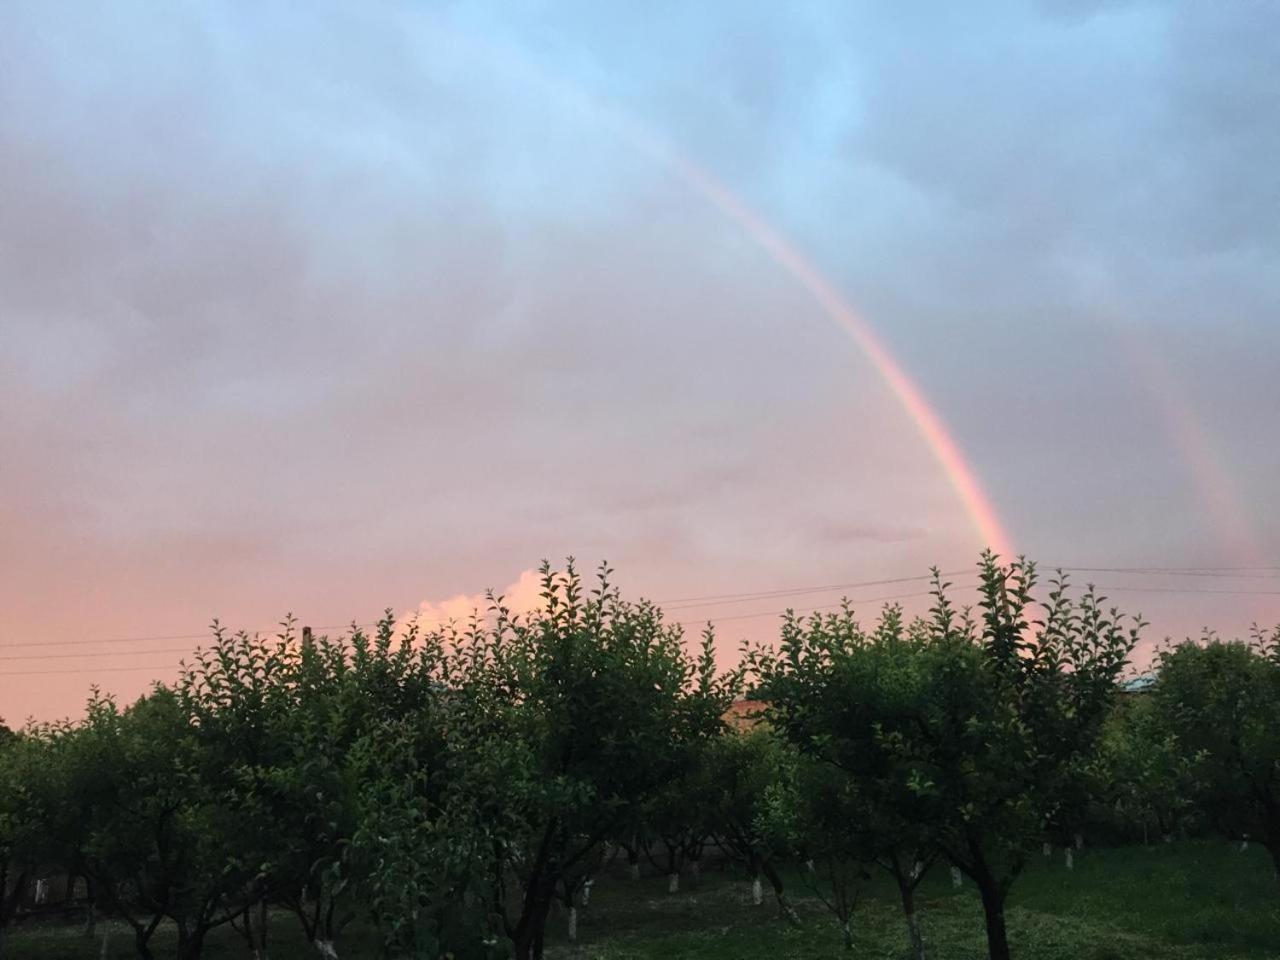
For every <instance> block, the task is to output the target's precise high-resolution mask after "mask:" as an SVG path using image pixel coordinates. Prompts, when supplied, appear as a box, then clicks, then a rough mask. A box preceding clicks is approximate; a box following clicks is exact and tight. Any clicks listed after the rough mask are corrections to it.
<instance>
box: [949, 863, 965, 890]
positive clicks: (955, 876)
mask: <svg viewBox="0 0 1280 960" xmlns="http://www.w3.org/2000/svg"><path fill="white" fill-rule="evenodd" d="M963 885H964V874H962V873H961V872H960V868H959V867H952V868H951V886H953V887H955V888H956V889H957V890H959V889H960V887H961V886H963Z"/></svg>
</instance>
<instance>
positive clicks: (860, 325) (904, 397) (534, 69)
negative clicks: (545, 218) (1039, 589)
mask: <svg viewBox="0 0 1280 960" xmlns="http://www.w3.org/2000/svg"><path fill="white" fill-rule="evenodd" d="M430 19H431V21H432V23H433V25H434V26H435V27H436V28H437V29H439V30H441V31H443V32H445V33H447V34H448V35H449V38H450V40H451V41H452V42H453V43H463V44H465V45H466V46H467V47H469V48H470V49H471V50H472V51H473V52H475V53H477V54H478V55H479V56H480V57H482V58H483V59H484V60H485V61H486V62H488V63H489V64H491V65H493V66H496V67H498V68H500V69H505V70H509V71H511V72H513V73H515V74H517V75H518V79H519V80H521V81H524V82H532V83H534V84H536V85H537V86H539V87H541V88H542V89H544V90H546V91H548V92H549V93H551V94H552V95H553V96H555V97H556V98H557V99H560V100H562V101H565V102H567V103H570V104H572V105H574V106H576V107H578V108H579V109H582V110H583V111H584V112H586V113H588V114H589V115H590V116H592V117H593V119H595V120H596V121H597V122H598V123H600V124H601V125H602V126H604V127H606V128H608V129H610V130H612V131H613V132H614V133H615V134H616V135H617V136H618V137H619V138H620V139H622V140H624V141H625V142H627V143H630V144H631V145H632V146H634V147H636V148H637V149H638V150H640V151H641V152H642V153H644V154H645V155H646V156H648V157H650V158H651V159H653V160H654V161H656V162H657V163H658V164H659V165H660V166H662V167H664V168H665V169H667V170H669V171H671V172H672V173H674V174H675V175H676V176H677V178H678V179H680V180H681V181H682V182H683V183H685V184H686V185H687V186H688V187H689V188H690V189H692V190H693V191H694V192H695V193H696V194H698V195H699V196H701V197H702V198H703V199H705V200H706V201H708V202H709V203H710V204H711V205H712V206H713V207H715V208H716V209H717V210H718V211H720V212H721V213H722V214H723V215H724V216H725V217H727V218H728V219H729V220H730V221H732V222H733V223H735V224H736V225H737V226H738V227H740V228H741V229H742V230H743V232H744V233H746V235H747V236H748V237H750V238H751V239H752V240H753V241H754V242H755V244H756V246H757V247H759V248H760V249H761V250H762V251H763V252H764V253H765V254H767V255H768V256H769V258H770V259H771V260H772V261H773V262H774V263H775V264H777V265H778V266H779V267H780V268H781V269H782V270H783V271H784V272H785V273H786V274H787V275H789V276H790V277H791V278H792V279H793V280H794V281H795V282H796V283H798V284H799V285H800V286H801V287H802V288H803V289H804V290H805V291H806V292H807V293H808V294H809V296H810V297H811V298H812V299H813V301H814V302H815V303H816V304H817V305H818V307H819V308H820V309H821V310H822V312H823V313H824V314H825V315H826V316H827V317H829V318H830V319H831V320H832V321H834V322H835V323H836V324H837V325H838V326H839V327H840V328H841V329H843V330H844V331H845V332H846V333H847V334H848V335H849V336H850V337H851V338H852V339H853V341H854V343H855V344H856V345H857V347H858V349H859V350H860V351H861V352H862V353H863V354H864V355H865V356H866V357H867V359H868V360H869V361H870V362H871V365H872V366H873V367H874V368H875V369H876V371H877V373H878V374H879V375H880V377H881V379H882V380H883V381H884V382H885V384H887V385H888V387H889V389H890V390H891V391H892V392H893V394H894V396H895V397H896V398H897V399H898V402H899V403H900V404H901V405H902V408H903V409H904V410H905V411H906V413H907V416H908V417H909V418H910V419H911V421H912V422H913V423H914V424H915V426H916V429H917V430H918V431H919V433H920V435H921V436H922V437H923V438H924V441H925V443H926V444H927V446H928V447H929V450H930V451H931V452H932V453H933V456H934V458H935V459H936V460H937V462H938V465H939V466H940V467H941V468H942V471H943V473H944V475H945V476H946V478H947V480H948V481H949V482H950V484H951V486H952V488H953V489H954V490H955V492H956V495H957V496H958V497H959V499H960V502H961V504H962V505H963V506H964V509H965V512H966V514H967V515H968V517H969V519H970V521H971V522H972V524H973V526H974V527H975V529H976V530H977V532H978V534H979V536H980V537H981V538H982V541H983V544H984V545H985V546H987V547H990V548H991V549H992V550H994V551H995V552H996V553H998V554H1000V555H1002V556H1004V557H1011V556H1013V547H1012V540H1011V538H1010V537H1009V534H1008V533H1007V531H1006V530H1005V527H1004V524H1003V522H1002V521H1001V519H1000V515H999V514H998V513H997V512H996V509H995V507H994V505H993V504H992V503H991V499H990V498H989V497H988V496H987V494H986V491H985V490H984V489H983V487H982V484H981V482H980V481H979V480H978V477H977V474H976V473H975V472H974V470H973V468H972V466H970V464H969V462H968V460H967V458H966V457H965V456H964V454H963V452H962V451H961V449H960V446H959V444H958V443H956V441H955V438H954V437H953V436H952V435H951V432H950V431H949V430H948V429H947V427H946V424H945V423H944V422H943V419H942V417H941V416H940V415H939V413H938V411H937V410H936V409H935V408H934V407H933V406H932V405H931V404H930V403H929V401H928V400H927V399H926V398H925V396H924V393H923V391H921V389H920V387H919V386H918V385H917V384H916V383H915V381H914V380H912V379H911V377H910V376H908V375H907V372H906V371H905V370H904V369H903V367H902V364H900V363H899V362H898V361H897V359H896V358H895V357H894V356H893V354H892V353H891V352H890V350H889V348H888V346H886V345H885V343H884V342H883V341H882V340H881V339H880V337H879V336H878V335H877V334H876V332H875V331H874V330H873V329H872V328H871V326H870V324H868V323H867V321H866V320H865V319H863V317H862V316H861V315H860V314H859V313H858V312H857V311H856V310H854V308H853V307H852V306H851V305H850V304H849V303H848V301H846V300H845V299H844V298H843V297H842V296H841V295H840V293H839V291H838V290H837V289H836V287H835V285H834V284H832V283H831V281H829V280H828V279H827V278H826V277H825V276H823V274H822V272H821V271H820V270H819V269H818V268H817V267H816V266H814V264H813V263H812V262H811V261H810V260H808V259H807V258H806V257H805V256H804V255H803V254H802V253H801V252H800V251H799V250H798V249H797V248H796V247H795V246H794V245H793V244H792V243H790V242H789V241H788V240H787V239H786V238H785V237H783V235H782V234H781V233H780V232H779V231H778V230H776V229H775V228H774V227H773V226H771V225H770V224H769V222H768V221H767V220H765V218H764V217H762V216H761V215H760V214H759V213H757V212H756V211H755V210H754V209H752V207H750V206H749V205H748V204H747V203H746V202H745V201H744V200H743V199H742V198H741V197H739V196H738V195H737V194H735V193H734V192H733V191H732V190H731V189H730V188H729V187H728V186H726V185H725V184H724V182H723V181H721V180H719V179H717V178H716V177H714V176H713V175H712V174H711V173H709V172H708V171H707V170H705V169H704V168H703V167H701V166H699V165H698V164H697V163H695V162H694V161H693V160H691V159H689V158H688V157H686V156H684V155H683V154H681V153H679V152H678V151H676V150H675V149H673V148H672V147H671V146H670V145H669V144H667V143H665V142H663V141H662V140H660V139H659V138H658V137H656V136H654V135H653V134H652V133H650V132H649V131H648V130H647V129H645V128H644V127H643V126H642V125H640V124H639V123H638V122H637V121H635V120H634V119H632V118H630V117H628V116H627V115H625V114H623V113H622V112H621V111H619V110H617V109H615V108H613V107H611V106H609V105H606V104H605V103H604V102H603V101H602V100H600V99H599V98H598V97H596V96H594V95H592V94H590V93H588V92H586V91H584V90H582V89H580V88H579V87H577V86H575V85H573V84H570V83H567V82H565V81H563V80H561V79H559V78H558V77H556V76H553V75H551V74H548V73H547V72H546V71H545V70H544V69H543V68H542V67H541V66H539V65H537V64H535V63H532V62H531V61H530V60H528V59H527V58H526V57H525V56H524V55H523V54H521V53H520V52H519V51H517V50H514V49H512V48H510V47H505V46H504V47H498V46H496V45H495V44H494V43H492V42H491V41H489V40H487V39H486V40H481V39H479V38H477V37H475V36H474V35H469V34H463V33H460V32H459V31H458V30H457V29H456V28H455V27H453V26H452V25H450V24H446V23H444V22H442V21H440V20H439V19H437V18H435V17H431V18H430Z"/></svg>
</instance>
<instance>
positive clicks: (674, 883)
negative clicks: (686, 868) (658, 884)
mask: <svg viewBox="0 0 1280 960" xmlns="http://www.w3.org/2000/svg"><path fill="white" fill-rule="evenodd" d="M679 892H680V874H678V873H674V872H673V873H669V874H667V893H679Z"/></svg>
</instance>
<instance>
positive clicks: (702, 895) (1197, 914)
mask: <svg viewBox="0 0 1280 960" xmlns="http://www.w3.org/2000/svg"><path fill="white" fill-rule="evenodd" d="M788 883H789V887H790V890H789V893H790V895H791V897H792V898H793V901H794V903H795V906H796V908H797V910H798V912H799V913H800V916H801V918H802V921H803V925H802V926H801V927H800V928H799V929H795V928H791V927H788V926H786V925H784V924H783V923H782V922H781V921H780V919H779V917H778V911H777V908H776V907H775V906H774V905H773V904H772V902H767V903H766V904H765V905H764V906H763V907H756V906H753V905H752V903H751V891H750V885H749V884H748V883H747V882H746V881H745V879H744V878H742V877H741V876H740V875H738V874H737V873H735V872H734V871H733V870H732V869H728V870H725V871H718V870H714V869H713V870H708V871H704V873H703V877H702V880H701V882H700V883H698V884H696V885H694V884H691V883H690V882H689V881H688V880H686V881H685V889H684V890H683V891H682V892H681V893H679V894H676V895H668V894H667V893H666V881H665V879H663V878H661V877H646V878H644V879H642V880H640V881H638V882H635V881H631V880H630V879H628V878H627V877H626V876H625V871H624V870H621V869H619V870H617V871H616V872H611V873H609V874H608V875H607V876H605V877H602V878H601V879H600V880H599V881H598V882H597V883H596V884H595V889H594V891H593V894H592V899H591V904H590V906H589V907H588V908H585V909H583V910H582V911H580V914H581V916H580V919H579V925H578V935H579V939H578V942H577V943H576V944H568V943H566V942H564V940H563V934H564V928H565V920H564V917H563V916H562V915H553V916H552V918H551V928H552V932H553V935H554V936H553V940H552V945H551V947H550V948H549V950H548V954H549V956H550V957H551V958H554V960H659V958H661V960H670V958H685V957H687V958H696V960H753V958H758V960H808V958H837V957H842V956H847V954H845V952H844V951H843V949H842V947H841V939H840V934H839V931H838V930H837V928H836V924H835V921H834V919H833V918H831V917H830V915H828V914H827V913H826V912H825V911H824V910H823V908H822V906H821V904H820V903H819V902H818V901H817V900H816V899H815V898H813V897H812V896H809V895H807V893H806V891H805V890H804V888H803V884H802V883H801V882H800V876H799V874H794V875H792V876H791V877H790V878H789V880H788ZM920 906H921V918H922V921H923V924H924V930H925V937H926V943H927V946H928V948H929V953H930V956H931V957H932V958H934V960H983V958H984V957H985V937H984V934H983V928H982V911H981V908H980V906H979V904H978V900H977V896H976V893H975V891H974V889H973V887H972V885H971V884H969V883H967V882H966V883H965V885H964V887H962V888H961V889H960V890H953V889H952V887H951V882H950V878H949V876H948V873H947V870H946V869H945V868H940V869H936V870H935V871H933V873H932V874H931V875H930V876H929V877H928V878H926V880H925V882H924V884H923V886H922V891H921V896H920ZM1007 919H1008V923H1009V933H1010V940H1011V943H1012V947H1013V953H1014V957H1015V958H1018V960H1148V958H1188V960H1253V958H1264V957H1266V958H1275V957H1277V956H1280V885H1277V883H1276V880H1275V878H1274V876H1273V873H1272V867H1271V863H1270V860H1269V859H1268V858H1267V856H1266V854H1265V852H1264V851H1262V850H1261V849H1260V848H1258V847H1256V846H1254V847H1252V848H1251V849H1249V850H1248V851H1245V852H1243V853H1242V852H1240V851H1239V850H1238V849H1237V848H1236V847H1234V846H1232V845H1229V844H1226V843H1222V842H1216V841H1204V842H1199V841H1197V842H1188V843H1179V844H1170V845H1164V846H1158V847H1149V848H1140V847H1138V848H1124V849H1110V850H1085V851H1083V852H1081V853H1079V854H1077V855H1076V869H1075V870H1074V871H1070V872H1068V871H1067V870H1066V869H1065V868H1064V866H1063V864H1062V860H1061V854H1059V855H1057V856H1055V857H1054V858H1053V859H1052V860H1047V861H1046V860H1042V859H1041V858H1039V857H1037V858H1036V860H1035V862H1034V863H1033V864H1032V865H1031V866H1030V867H1029V868H1028V870H1027V871H1026V873H1024V875H1023V876H1022V877H1021V878H1020V879H1019V880H1018V882H1017V884H1016V885H1015V886H1014V889H1013V894H1012V896H1011V898H1010V904H1009V908H1008V911H1007ZM296 927H297V924H296V921H294V920H293V919H292V918H291V917H288V916H285V915H280V916H278V917H277V918H275V919H274V920H273V926H272V941H273V942H272V944H271V950H270V956H271V957H272V958H273V960H294V958H299V960H300V958H303V957H306V958H308V960H310V958H313V957H315V956H317V954H315V952H314V951H313V950H312V949H311V948H310V947H309V946H308V945H307V944H306V943H305V942H303V940H302V938H301V937H300V936H299V934H298V932H297V929H296ZM156 937H157V941H158V943H157V944H156V955H157V956H159V957H163V956H165V955H166V954H167V953H169V952H171V949H172V948H171V943H172V934H171V933H170V932H168V931H165V930H163V929H162V930H161V931H160V932H158V933H157V935H156ZM108 943H109V951H108V954H107V956H108V957H110V958H112V960H116V958H118V960H126V958H130V957H133V956H135V954H134V952H133V949H132V939H131V937H130V935H129V932H128V930H127V929H126V928H124V927H122V926H118V925H112V928H111V933H110V937H109V940H108ZM100 946H101V943H100V941H95V942H90V941H87V940H85V939H84V938H83V937H81V936H80V933H79V930H78V929H77V928H76V927H72V926H63V925H54V924H47V925H39V926H37V925H27V926H24V927H20V928H17V929H16V930H14V931H13V933H12V934H11V936H10V938H9V939H8V941H7V942H6V943H5V945H4V949H3V951H2V953H3V955H5V956H7V957H14V958H20V960H96V958H97V957H98V956H99V949H100ZM339 953H340V955H341V956H342V957H343V958H344V960H348V958H351V960H365V958H370V960H372V958H374V957H378V956H379V955H380V953H379V951H378V950H377V949H376V947H375V944H373V943H372V941H371V938H370V937H369V936H367V935H366V936H359V935H358V934H357V935H352V936H349V937H346V938H344V941H343V942H341V943H340V944H339ZM205 955H206V957H207V958H209V960H224V958H225V960H230V958H233V957H234V958H236V960H244V958H246V957H248V949H247V947H246V946H245V944H244V943H243V941H241V940H239V939H238V937H237V936H236V934H235V933H234V932H233V931H230V930H226V929H223V930H219V931H216V932H215V934H214V935H213V936H211V937H210V940H209V943H208V945H207V948H206V951H205ZM853 955H854V956H856V957H858V958H859V960H864V958H865V960H902V958H904V957H905V956H906V927H905V925H904V923H903V920H902V915H901V912H900V910H899V907H898V904H897V900H896V894H895V893H894V891H893V890H892V889H891V888H890V887H889V885H888V884H886V883H883V882H880V881H877V882H875V883H873V884H872V886H871V888H870V889H869V890H868V892H867V895H866V897H865V899H864V902H863V903H862V904H861V905H860V906H859V908H858V911H857V913H856V914H855V917H854V951H853Z"/></svg>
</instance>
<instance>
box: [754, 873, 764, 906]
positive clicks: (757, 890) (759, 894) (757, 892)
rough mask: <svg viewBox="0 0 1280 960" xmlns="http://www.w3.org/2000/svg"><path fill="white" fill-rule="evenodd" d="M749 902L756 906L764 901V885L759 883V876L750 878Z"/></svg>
mask: <svg viewBox="0 0 1280 960" xmlns="http://www.w3.org/2000/svg"><path fill="white" fill-rule="evenodd" d="M751 902H752V903H754V904H755V905H756V906H757V907H758V906H760V904H762V903H764V887H763V886H762V885H761V883H760V878H759V877H752V878H751Z"/></svg>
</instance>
